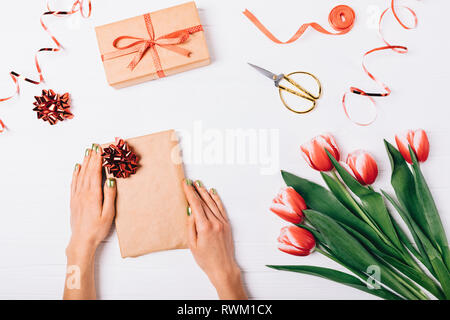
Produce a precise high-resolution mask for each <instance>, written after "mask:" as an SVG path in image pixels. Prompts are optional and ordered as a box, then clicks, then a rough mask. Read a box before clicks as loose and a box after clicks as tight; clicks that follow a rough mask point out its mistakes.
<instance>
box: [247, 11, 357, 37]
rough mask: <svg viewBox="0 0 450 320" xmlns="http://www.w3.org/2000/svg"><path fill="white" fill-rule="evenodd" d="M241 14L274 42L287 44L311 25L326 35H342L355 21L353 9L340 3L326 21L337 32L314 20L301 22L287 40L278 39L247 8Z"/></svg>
mask: <svg viewBox="0 0 450 320" xmlns="http://www.w3.org/2000/svg"><path fill="white" fill-rule="evenodd" d="M243 14H244V15H245V16H246V17H247V18H248V19H249V20H250V21H251V22H252V23H253V24H254V25H255V26H256V27H257V28H258V29H259V30H260V31H261V32H262V33H264V34H265V35H266V37H267V38H269V39H270V40H272V41H273V42H275V43H278V44H288V43H292V42H294V41H296V40H297V39H298V38H300V37H301V36H302V34H303V33H305V31H306V30H307V29H308V28H309V27H311V28H313V29H315V30H316V31H319V32H321V33H324V34H328V35H334V36H336V35H343V34H346V33H347V32H349V31H350V30H351V29H352V28H353V24H354V23H355V11H353V9H352V8H350V7H349V6H345V5H340V6H337V7H334V8H333V9H332V10H331V12H330V14H329V16H328V21H329V23H330V25H331V27H332V28H333V29H334V30H336V31H337V33H333V32H329V31H328V30H326V29H324V28H323V27H322V26H321V25H319V24H318V23H315V22H311V23H305V24H303V25H302V26H301V27H300V28H299V29H298V30H297V32H296V33H295V34H294V35H293V36H292V37H291V38H290V39H289V40H287V41H284V42H283V41H280V40H279V39H278V38H276V37H275V36H274V35H273V34H272V33H271V32H270V31H269V30H268V29H267V28H266V27H264V25H263V24H262V23H261V22H260V21H259V20H258V19H257V18H256V17H255V16H254V15H253V13H251V12H250V11H248V10H247V9H245V11H244V12H243Z"/></svg>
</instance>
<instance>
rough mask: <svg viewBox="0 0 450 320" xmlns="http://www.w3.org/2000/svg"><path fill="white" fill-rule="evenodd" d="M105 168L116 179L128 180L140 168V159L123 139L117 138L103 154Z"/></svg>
mask: <svg viewBox="0 0 450 320" xmlns="http://www.w3.org/2000/svg"><path fill="white" fill-rule="evenodd" d="M102 157H103V167H105V168H106V170H107V171H108V173H109V174H112V175H113V176H114V177H116V178H128V177H129V176H130V175H132V174H135V173H136V170H137V168H138V157H137V156H136V154H135V153H134V152H133V151H131V149H130V146H129V145H128V143H127V142H126V141H124V140H123V139H119V138H116V144H111V145H109V147H107V148H105V149H104V150H103V153H102Z"/></svg>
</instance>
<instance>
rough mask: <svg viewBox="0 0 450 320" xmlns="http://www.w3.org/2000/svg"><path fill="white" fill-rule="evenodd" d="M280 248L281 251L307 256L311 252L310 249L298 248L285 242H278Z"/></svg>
mask: <svg viewBox="0 0 450 320" xmlns="http://www.w3.org/2000/svg"><path fill="white" fill-rule="evenodd" d="M278 249H279V250H280V251H283V252H285V253H288V254H291V255H294V256H307V255H309V253H310V252H309V251H305V250H302V249H298V248H295V247H292V246H289V245H286V244H284V243H279V244H278Z"/></svg>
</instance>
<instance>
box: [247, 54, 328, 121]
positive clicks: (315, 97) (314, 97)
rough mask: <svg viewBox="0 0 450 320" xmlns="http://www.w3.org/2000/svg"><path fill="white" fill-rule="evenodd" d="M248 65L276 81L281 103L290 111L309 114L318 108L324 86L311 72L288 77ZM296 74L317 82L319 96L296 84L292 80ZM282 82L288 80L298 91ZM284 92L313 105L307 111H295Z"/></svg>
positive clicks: (297, 72)
mask: <svg viewBox="0 0 450 320" xmlns="http://www.w3.org/2000/svg"><path fill="white" fill-rule="evenodd" d="M248 64H249V65H250V66H252V67H253V68H255V69H256V70H257V71H259V72H260V73H261V74H263V75H265V76H266V77H268V78H270V79H272V80H273V81H274V84H275V87H277V88H278V91H279V94H280V99H281V101H282V102H283V104H284V106H285V107H286V108H288V109H289V110H290V111H292V112H295V113H299V114H303V113H308V112H310V111H312V110H313V109H314V108H315V107H316V104H317V100H318V99H319V98H320V96H321V95H322V85H321V83H320V81H319V79H317V77H316V76H315V75H313V74H311V73H309V72H305V71H295V72H291V73H289V74H288V75H284V74H282V73H281V74H278V75H276V74H275V73H272V72H270V71H267V70H266V69H263V68H261V67H258V66H255V65H254V64H251V63H248ZM294 74H306V75H308V76H310V77H312V78H313V79H314V80H315V81H316V82H317V86H318V89H319V91H318V94H317V95H314V94H312V93H311V92H309V91H308V90H306V89H305V88H303V87H302V86H301V85H299V84H298V83H297V82H295V81H294V80H293V79H292V78H290V76H292V75H294ZM281 80H286V81H287V82H289V83H290V84H291V85H293V86H294V87H295V88H297V89H298V91H297V90H294V89H290V88H288V87H286V86H284V85H282V84H280V82H281ZM283 91H286V92H288V93H290V94H293V95H295V96H297V97H299V98H301V99H306V100H309V101H311V105H310V106H309V107H308V108H307V109H305V110H296V109H293V108H291V107H290V106H289V105H288V104H287V102H286V100H285V99H284V97H283V94H282V92H283Z"/></svg>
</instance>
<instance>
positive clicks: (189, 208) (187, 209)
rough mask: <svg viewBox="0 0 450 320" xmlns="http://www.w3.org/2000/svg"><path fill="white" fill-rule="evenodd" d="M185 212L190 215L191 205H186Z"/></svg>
mask: <svg viewBox="0 0 450 320" xmlns="http://www.w3.org/2000/svg"><path fill="white" fill-rule="evenodd" d="M186 213H187V215H188V217H189V216H190V215H191V213H192V211H191V207H189V206H188V207H187V208H186Z"/></svg>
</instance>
